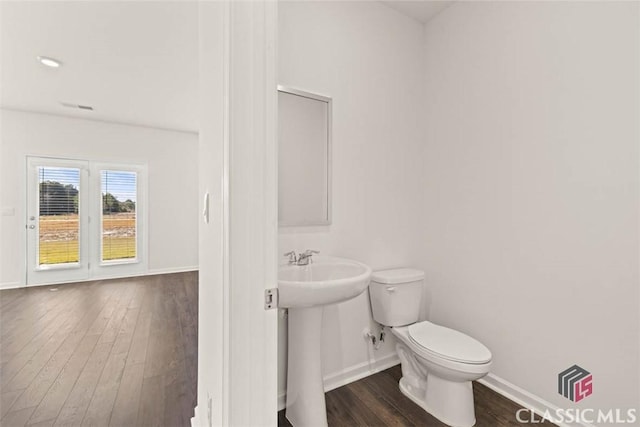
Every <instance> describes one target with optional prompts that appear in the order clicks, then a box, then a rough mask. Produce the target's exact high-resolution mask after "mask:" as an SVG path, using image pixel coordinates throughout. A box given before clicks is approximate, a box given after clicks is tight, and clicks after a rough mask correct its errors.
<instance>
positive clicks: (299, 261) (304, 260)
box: [284, 249, 320, 265]
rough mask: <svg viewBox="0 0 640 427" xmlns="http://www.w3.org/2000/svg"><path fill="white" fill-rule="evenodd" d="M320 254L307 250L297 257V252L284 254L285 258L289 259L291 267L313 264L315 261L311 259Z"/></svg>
mask: <svg viewBox="0 0 640 427" xmlns="http://www.w3.org/2000/svg"><path fill="white" fill-rule="evenodd" d="M319 253H320V251H314V250H311V249H307V250H306V251H304V252H302V253H300V254H298V255H297V256H296V252H295V251H291V252H287V253H286V254H284V256H288V257H289V265H309V264H311V263H312V262H313V259H311V257H312V256H313V255H314V254H319Z"/></svg>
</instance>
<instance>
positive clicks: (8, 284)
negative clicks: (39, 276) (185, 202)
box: [0, 265, 198, 290]
mask: <svg viewBox="0 0 640 427" xmlns="http://www.w3.org/2000/svg"><path fill="white" fill-rule="evenodd" d="M189 271H198V266H197V265H196V266H189V267H177V268H157V269H153V270H147V271H145V272H141V273H130V274H119V275H113V276H100V277H91V278H88V279H83V280H70V281H61V282H55V283H42V284H37V285H32V287H35V286H51V285H64V284H65V283H82V282H92V281H94V280H111V279H126V278H129V277H142V276H156V275H159V274H174V273H187V272H189ZM24 287H25V284H24V283H22V282H5V283H0V290H2V289H16V288H24Z"/></svg>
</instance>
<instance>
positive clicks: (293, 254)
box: [284, 251, 298, 264]
mask: <svg viewBox="0 0 640 427" xmlns="http://www.w3.org/2000/svg"><path fill="white" fill-rule="evenodd" d="M284 256H288V257H289V264H295V263H296V262H298V258H297V257H296V251H291V252H287V253H286V254H284Z"/></svg>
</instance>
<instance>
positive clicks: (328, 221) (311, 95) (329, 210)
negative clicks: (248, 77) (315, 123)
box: [278, 85, 333, 227]
mask: <svg viewBox="0 0 640 427" xmlns="http://www.w3.org/2000/svg"><path fill="white" fill-rule="evenodd" d="M278 92H283V93H289V94H292V95H297V96H301V97H303V98H309V99H313V100H316V101H321V102H325V103H326V104H327V159H326V161H327V219H326V220H323V221H300V222H291V221H289V222H285V221H280V219H279V218H278V226H280V227H309V226H317V225H331V222H332V208H333V204H332V202H331V198H332V185H333V180H332V175H333V164H332V163H333V162H332V152H333V135H332V128H333V118H332V117H333V105H332V104H333V100H332V99H331V98H330V97H328V96H323V95H318V94H316V93H311V92H306V91H304V90H300V89H295V88H292V87H289V86H283V85H278ZM279 142H280V137H279V136H278V145H279Z"/></svg>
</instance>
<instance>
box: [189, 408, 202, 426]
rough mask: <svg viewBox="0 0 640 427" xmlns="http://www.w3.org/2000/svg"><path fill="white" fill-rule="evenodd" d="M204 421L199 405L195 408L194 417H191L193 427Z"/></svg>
mask: <svg viewBox="0 0 640 427" xmlns="http://www.w3.org/2000/svg"><path fill="white" fill-rule="evenodd" d="M201 425H202V423H201V422H200V413H199V411H198V405H196V407H195V408H193V417H192V418H191V427H200V426H201Z"/></svg>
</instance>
